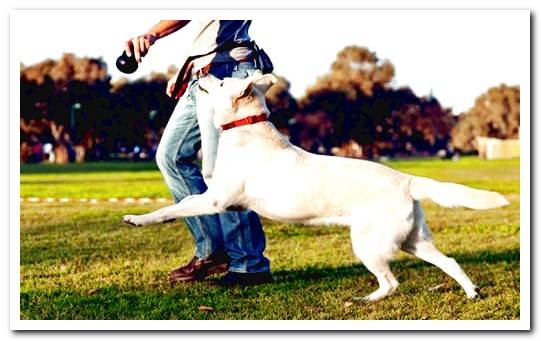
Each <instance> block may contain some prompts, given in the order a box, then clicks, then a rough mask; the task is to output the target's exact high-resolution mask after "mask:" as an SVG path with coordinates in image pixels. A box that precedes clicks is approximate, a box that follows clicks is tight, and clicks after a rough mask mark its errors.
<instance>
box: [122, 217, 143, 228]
mask: <svg viewBox="0 0 541 341" xmlns="http://www.w3.org/2000/svg"><path fill="white" fill-rule="evenodd" d="M122 220H124V222H125V223H127V224H130V225H133V226H143V225H145V222H144V221H143V219H141V217H140V216H137V215H132V214H129V215H125V216H124V217H122Z"/></svg>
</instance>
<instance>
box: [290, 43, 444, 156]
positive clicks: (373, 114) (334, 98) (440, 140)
mask: <svg viewBox="0 0 541 341" xmlns="http://www.w3.org/2000/svg"><path fill="white" fill-rule="evenodd" d="M393 77H394V66H393V65H392V63H391V62H390V61H387V60H385V61H381V60H380V59H379V58H378V57H377V56H376V54H375V53H374V52H371V51H369V50H368V49H366V48H363V47H358V46H348V47H346V48H345V49H343V50H342V51H340V52H339V53H338V56H337V59H336V61H335V62H334V63H333V64H332V67H331V71H330V72H329V73H328V74H326V75H324V76H323V77H320V78H319V79H318V81H317V82H316V84H314V85H313V86H312V87H310V88H308V90H307V92H306V95H305V96H304V97H303V98H301V99H300V105H301V108H302V113H301V114H300V115H298V116H297V122H299V123H300V125H301V126H303V127H304V128H305V129H304V130H305V131H304V134H305V135H306V136H308V137H312V138H313V139H317V140H319V141H320V144H322V145H323V149H325V150H327V151H330V150H331V149H332V147H335V146H337V147H340V146H342V145H344V144H346V143H348V142H349V141H351V140H353V141H355V142H357V143H358V144H359V145H361V147H362V153H363V156H365V157H369V158H372V157H376V156H381V155H390V156H395V155H400V154H402V155H404V154H407V155H411V154H422V153H426V154H435V153H436V152H437V151H438V150H440V149H446V148H447V143H448V140H449V131H450V129H451V128H452V126H453V124H454V118H453V115H452V112H451V110H449V109H445V108H443V107H442V106H441V105H440V103H439V102H438V101H437V99H435V98H434V97H429V98H419V97H417V96H416V95H415V94H414V93H413V91H411V90H410V89H409V88H407V87H403V88H399V89H393V88H392V87H391V86H390V84H391V81H392V80H393ZM310 116H311V117H312V119H310ZM314 116H318V118H317V119H314V118H313V117H314ZM307 117H308V119H307ZM306 121H308V122H312V124H306ZM303 127H299V128H298V129H297V130H298V131H299V133H297V135H299V137H297V138H296V140H302V139H303V137H302V133H303ZM321 127H327V129H321ZM314 128H315V129H317V131H315V130H314ZM310 129H312V131H310ZM306 130H308V132H307V131H306ZM304 139H306V138H304ZM298 143H301V142H300V141H299V142H298ZM316 150H317V149H316V148H313V151H316Z"/></svg>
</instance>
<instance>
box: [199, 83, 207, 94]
mask: <svg viewBox="0 0 541 341" xmlns="http://www.w3.org/2000/svg"><path fill="white" fill-rule="evenodd" d="M197 87H198V88H199V90H201V91H203V92H205V93H207V94H208V93H209V92H208V91H207V89H205V88H203V87H202V86H201V84H197Z"/></svg>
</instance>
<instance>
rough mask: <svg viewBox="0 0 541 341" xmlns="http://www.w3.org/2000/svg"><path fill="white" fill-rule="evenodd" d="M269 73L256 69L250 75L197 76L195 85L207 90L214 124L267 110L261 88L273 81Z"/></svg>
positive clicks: (264, 88)
mask: <svg viewBox="0 0 541 341" xmlns="http://www.w3.org/2000/svg"><path fill="white" fill-rule="evenodd" d="M276 81H277V79H276V77H274V76H273V75H271V74H266V75H264V74H262V73H261V72H259V71H256V72H255V73H254V74H252V75H251V76H249V77H247V78H244V79H239V78H224V79H223V80H222V79H219V78H216V77H214V76H213V75H211V74H208V75H207V76H205V77H204V78H201V79H200V80H199V89H200V90H201V91H203V92H206V93H207V94H208V96H206V97H207V100H209V101H210V103H211V106H212V108H213V109H214V125H215V126H216V127H217V128H219V127H220V126H222V125H224V124H226V123H229V122H233V121H236V120H239V119H242V118H245V117H247V116H252V115H257V114H261V113H267V115H268V114H269V109H268V108H267V105H266V104H265V92H266V91H267V90H268V89H269V88H270V87H271V86H272V85H273V84H274V83H276Z"/></svg>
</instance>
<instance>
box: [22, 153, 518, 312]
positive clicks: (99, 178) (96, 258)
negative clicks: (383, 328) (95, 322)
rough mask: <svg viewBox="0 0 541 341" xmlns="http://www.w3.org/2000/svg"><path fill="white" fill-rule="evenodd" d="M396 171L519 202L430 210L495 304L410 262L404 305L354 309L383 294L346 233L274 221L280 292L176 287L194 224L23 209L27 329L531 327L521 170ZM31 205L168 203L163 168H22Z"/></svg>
mask: <svg viewBox="0 0 541 341" xmlns="http://www.w3.org/2000/svg"><path fill="white" fill-rule="evenodd" d="M387 164H388V165H389V166H390V167H393V168H396V169H399V170H401V171H404V172H408V173H411V174H416V175H423V176H429V177H432V178H435V179H439V180H446V181H454V182H458V183H462V184H465V185H470V186H474V187H477V188H483V189H490V190H497V191H500V192H502V193H504V194H505V195H506V196H507V198H508V199H509V200H510V201H511V205H509V206H507V207H504V208H500V209H495V210H488V211H472V210H467V209H453V210H450V209H443V208H441V207H438V206H436V205H434V204H433V203H431V202H424V203H423V206H424V208H425V210H426V215H427V222H428V224H429V226H430V227H431V228H432V230H433V232H434V240H435V243H436V245H437V246H438V247H439V248H440V249H441V250H442V251H444V252H446V253H447V254H448V255H450V256H452V257H455V258H456V260H457V261H458V262H459V264H461V265H462V267H463V268H464V270H465V271H466V273H468V275H469V276H470V277H471V278H472V280H473V281H474V282H475V283H476V284H477V285H479V286H481V288H482V291H481V293H482V296H483V298H482V299H480V300H474V301H470V300H467V299H466V297H465V295H464V293H463V292H462V290H461V288H460V287H459V285H458V284H457V283H456V282H454V281H453V280H452V279H451V278H449V277H448V276H447V275H445V274H444V273H443V272H441V270H439V269H437V268H435V267H433V266H431V265H429V264H427V263H424V262H422V261H420V260H418V259H415V258H412V257H410V256H408V255H406V254H404V253H399V254H397V259H396V261H394V262H393V264H392V269H393V272H394V274H395V276H396V277H397V279H398V281H399V282H400V283H401V285H400V287H399V288H398V290H397V292H396V293H395V294H393V295H392V296H390V297H388V298H385V299H383V300H381V301H378V302H374V303H361V302H357V301H352V297H354V296H362V295H365V294H368V293H370V292H372V291H373V290H375V289H376V288H377V281H376V279H375V277H374V276H373V275H371V274H370V273H369V272H368V271H367V270H366V269H365V268H364V266H363V265H362V264H361V263H359V262H358V261H357V260H356V259H355V257H354V255H353V252H352V250H351V244H350V239H349V233H348V230H347V229H345V228H342V227H317V226H300V225H289V224H282V223H277V222H271V221H268V220H264V225H265V231H266V235H267V251H266V255H267V256H268V257H269V258H270V259H271V266H272V269H273V274H274V277H275V280H276V282H275V283H273V284H267V285H263V286H259V287H251V288H233V289H226V288H222V287H219V286H217V285H216V283H215V282H216V278H211V279H209V280H208V281H206V282H203V283H196V284H184V285H176V286H171V285H170V284H169V283H168V274H169V271H170V270H171V269H173V268H176V267H178V266H179V265H181V264H183V263H185V262H186V261H188V260H189V259H190V258H191V256H192V255H193V251H194V250H193V242H192V239H191V236H190V235H189V232H188V230H187V229H186V228H185V226H184V223H183V222H173V223H168V224H164V225H159V226H158V225H155V226H149V227H143V228H133V227H130V226H128V225H125V224H123V223H122V222H121V216H122V215H123V214H126V213H143V212H147V211H148V210H151V209H156V208H158V207H160V206H163V205H164V204H156V203H153V204H145V205H135V204H123V203H103V204H99V205H91V204H80V203H62V204H60V203H27V202H23V203H21V219H20V222H21V235H20V245H21V250H20V257H21V269H20V274H21V279H20V287H21V297H20V304H21V319H518V318H520V314H519V312H520V309H519V308H520V306H519V291H520V282H519V262H520V257H519V247H520V241H519V230H520V225H519V216H520V202H519V195H518V194H519V160H511V161H482V160H479V159H477V158H462V159H461V160H460V161H458V162H453V161H439V160H408V161H393V162H389V163H387ZM21 196H22V197H42V198H45V197H54V198H61V197H69V198H109V197H118V198H122V197H168V196H169V194H168V191H167V189H166V188H165V186H164V184H163V181H162V178H161V176H160V174H159V172H158V171H157V170H156V168H155V166H154V165H153V164H150V163H87V164H82V165H67V166H54V165H23V166H22V168H21ZM434 287H437V289H435V290H430V289H431V288H434ZM351 303H353V304H351ZM203 306H204V307H208V308H203Z"/></svg>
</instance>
